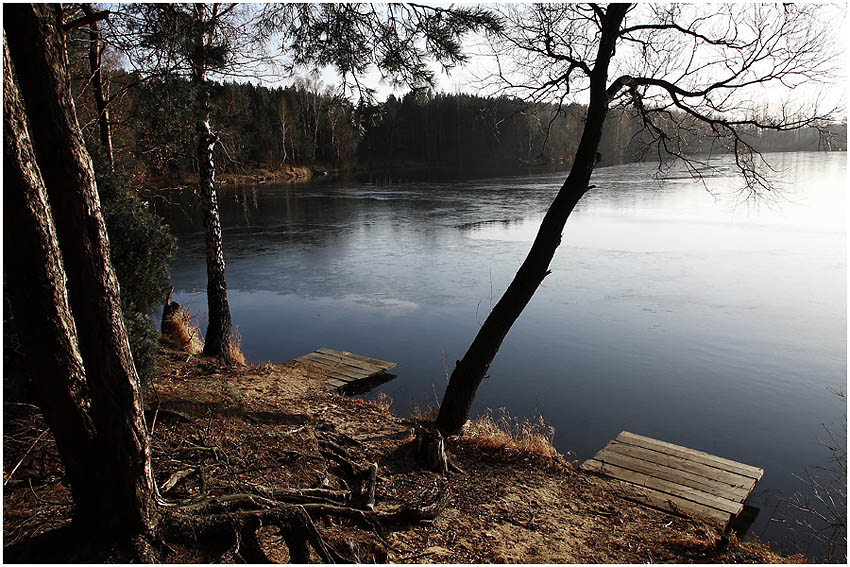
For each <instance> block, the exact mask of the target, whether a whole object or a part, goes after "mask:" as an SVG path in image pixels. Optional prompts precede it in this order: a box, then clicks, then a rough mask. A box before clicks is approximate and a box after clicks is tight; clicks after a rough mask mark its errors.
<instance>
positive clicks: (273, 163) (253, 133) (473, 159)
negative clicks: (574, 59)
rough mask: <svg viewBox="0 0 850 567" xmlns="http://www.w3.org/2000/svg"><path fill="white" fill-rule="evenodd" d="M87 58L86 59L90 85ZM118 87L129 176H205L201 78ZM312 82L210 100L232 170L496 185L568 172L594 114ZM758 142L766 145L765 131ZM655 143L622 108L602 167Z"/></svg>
mask: <svg viewBox="0 0 850 567" xmlns="http://www.w3.org/2000/svg"><path fill="white" fill-rule="evenodd" d="M85 64H86V63H85V61H83V60H82V59H81V60H79V61H78V65H79V66H80V68H81V71H80V74H79V77H87V75H86V74H85ZM106 81H107V84H108V85H109V86H108V89H109V90H111V91H112V92H123V91H124V89H126V91H125V92H123V94H122V95H121V97H120V98H119V99H117V100H116V101H115V102H114V103H113V104H112V105H111V107H110V108H111V124H112V137H113V144H114V148H115V153H116V159H117V160H119V161H122V162H124V167H128V168H130V169H133V170H135V171H136V172H137V173H138V174H139V175H144V176H146V177H150V178H152V179H156V180H157V181H158V182H160V183H166V184H167V183H171V182H179V180H180V179H181V176H183V175H186V174H189V173H191V172H197V163H196V161H195V156H194V139H193V136H192V108H193V100H194V97H195V95H194V94H193V88H192V85H191V83H190V81H187V80H183V79H180V78H176V77H171V78H156V79H149V80H146V81H144V82H141V83H140V84H137V86H135V87H131V88H128V85H133V84H136V83H138V78H137V77H134V76H133V75H132V74H127V73H125V72H122V71H113V72H111V73H107V74H106ZM337 90H338V89H335V88H333V87H330V86H323V85H322V84H321V83H320V82H319V81H318V80H317V79H316V78H315V77H309V76H308V77H301V78H299V79H297V80H296V81H294V84H293V85H292V86H289V87H285V88H283V87H277V88H269V87H265V86H260V85H255V84H252V83H250V82H247V83H236V82H225V83H212V84H211V87H210V102H211V107H212V112H211V113H212V117H213V122H214V123H215V124H216V128H217V129H218V131H219V136H220V138H221V145H220V147H219V149H218V150H217V153H218V154H219V155H218V159H217V162H218V163H219V164H220V165H219V169H220V171H221V172H223V173H225V172H234V173H248V174H250V173H252V172H256V171H258V170H265V171H275V170H276V169H279V168H281V167H282V166H283V165H284V164H291V165H301V166H308V171H310V170H311V169H312V168H316V169H317V170H319V171H324V172H327V171H333V172H334V173H336V174H337V175H340V176H346V175H361V176H367V177H368V175H369V174H374V175H376V176H379V175H382V174H390V176H392V175H393V173H396V174H399V173H400V174H403V175H405V176H408V177H409V176H410V174H411V173H413V174H415V173H416V171H417V170H418V171H425V170H428V171H429V172H430V174H431V175H436V174H442V175H443V176H459V177H473V176H487V175H498V174H503V173H509V172H515V171H523V170H527V169H528V168H532V167H537V168H545V169H548V170H564V169H567V168H569V166H570V165H571V161H572V156H573V155H574V154H575V150H576V147H577V145H578V140H579V137H580V133H581V127H582V122H583V120H584V115H585V113H586V108H585V107H584V106H582V105H580V104H571V105H564V106H562V107H558V106H557V105H555V104H542V103H536V104H531V103H529V102H527V101H524V100H522V99H519V98H516V97H509V96H499V97H484V96H477V95H473V94H447V93H443V92H439V91H435V89H433V88H422V89H417V90H412V91H409V92H408V93H407V94H404V95H403V96H401V97H396V96H395V95H392V94H391V95H389V96H388V98H387V99H386V100H385V101H383V102H372V103H364V102H359V103H358V102H352V101H351V100H349V99H347V98H345V97H342V96H340V95H339V94H335V93H336V91H337ZM82 95H83V96H82V97H80V98H81V103H82V104H80V107H79V112H80V114H81V123H82V124H87V125H89V127H88V128H86V129H84V132H85V133H86V134H87V136H88V137H89V138H90V139H92V140H95V139H96V136H97V121H96V115H97V111H96V106H95V104H94V102H93V100H92V97H91V91H90V89H84V90H83V91H82ZM826 128H827V131H828V132H829V133H830V134H831V135H830V136H827V137H825V136H824V135H823V134H824V131H823V130H822V131H818V129H816V128H808V129H802V130H793V131H787V132H770V131H768V132H762V133H760V134H759V135H758V137H757V140H756V141H754V143H753V145H754V147H757V148H758V149H759V151H763V152H772V151H818V150H827V149H834V150H840V149H843V148H846V140H847V128H846V124H842V123H837V124H831V125H828V126H827V127H826ZM752 136H753V137H754V138H755V137H756V134H755V133H753V134H752ZM651 142H652V140H651V137H650V135H649V133H648V132H647V130H646V129H645V128H644V126H643V124H642V123H641V119H640V116H639V115H638V114H637V113H636V112H635V111H634V110H631V109H612V112H611V116H610V118H609V119H608V120H607V121H606V123H605V128H604V132H603V136H602V141H601V142H600V147H599V153H600V154H601V162H600V164H601V165H602V166H605V165H617V164H621V163H629V162H633V161H641V160H655V161H657V160H663V159H669V158H671V156H670V155H666V154H665V153H661V154H659V153H658V152H657V151H654V148H653V146H652V143H651ZM682 144H683V150H684V152H685V153H686V154H699V153H708V152H714V153H721V154H722V153H727V152H728V151H730V148H729V147H726V146H724V145H722V144H717V143H716V141H715V140H713V139H712V138H711V137H710V136H708V135H705V134H704V133H703V135H701V134H700V133H699V132H689V133H688V134H686V135H685V136H684V137H683V140H682Z"/></svg>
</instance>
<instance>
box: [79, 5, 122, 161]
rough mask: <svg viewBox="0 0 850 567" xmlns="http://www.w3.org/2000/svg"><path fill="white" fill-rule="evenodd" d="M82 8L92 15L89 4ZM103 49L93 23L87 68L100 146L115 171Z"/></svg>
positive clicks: (97, 29)
mask: <svg viewBox="0 0 850 567" xmlns="http://www.w3.org/2000/svg"><path fill="white" fill-rule="evenodd" d="M82 8H83V12H84V13H85V14H86V16H93V15H94V10H93V9H92V6H91V4H83V5H82ZM103 47H104V46H103V41H101V38H100V28H99V27H98V23H97V22H96V21H94V22H92V23H91V24H89V67H90V68H91V85H92V94H93V95H94V106H95V110H96V111H97V125H98V133H99V134H100V144H101V145H102V146H103V148H104V150H105V151H106V156H107V158H108V159H109V166H110V168H112V169H115V158H114V157H113V153H112V132H111V130H110V128H109V106H108V105H107V103H106V99H107V98H109V83H107V82H105V81H104V79H103V58H102V55H103Z"/></svg>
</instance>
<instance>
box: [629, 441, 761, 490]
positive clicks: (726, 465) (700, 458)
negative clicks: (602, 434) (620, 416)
mask: <svg viewBox="0 0 850 567" xmlns="http://www.w3.org/2000/svg"><path fill="white" fill-rule="evenodd" d="M615 441H619V442H621V443H628V444H631V445H636V446H638V447H644V448H646V449H651V450H653V451H658V452H660V453H666V454H668V455H673V456H676V457H680V458H683V459H688V460H691V461H696V462H698V463H702V464H705V465H708V466H711V467H715V468H718V469H721V470H725V471H729V472H733V473H737V474H740V475H743V476H748V477H750V478H753V479H755V480H759V479H761V477H762V475H763V474H764V470H762V469H759V468H756V467H753V466H750V465H745V464H743V463H739V462H737V461H732V460H729V459H724V458H723V457H718V456H716V455H710V454H708V453H703V452H702V451H696V450H694V449H689V448H687V447H682V446H681V445H674V444H673V443H667V442H665V441H658V440H657V439H651V438H649V437H644V436H643V435H636V434H634V433H629V432H628V431H623V432H621V433H620V434H619V435H618V436H617V439H615Z"/></svg>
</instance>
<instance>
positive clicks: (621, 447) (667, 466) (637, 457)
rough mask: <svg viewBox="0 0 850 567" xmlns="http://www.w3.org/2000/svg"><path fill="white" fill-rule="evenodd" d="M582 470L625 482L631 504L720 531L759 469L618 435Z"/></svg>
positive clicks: (749, 489)
mask: <svg viewBox="0 0 850 567" xmlns="http://www.w3.org/2000/svg"><path fill="white" fill-rule="evenodd" d="M581 468H582V470H585V471H589V472H594V473H598V474H601V475H605V476H608V477H611V478H613V479H616V480H617V481H620V482H622V483H624V484H625V485H626V486H627V487H628V488H629V489H630V492H632V493H633V496H632V498H631V499H633V500H636V501H638V502H640V503H641V504H645V505H648V506H651V507H653V508H659V509H661V510H664V511H666V512H671V513H674V514H678V515H684V516H689V517H692V518H697V519H700V520H703V521H705V522H707V523H709V524H711V525H713V526H715V527H717V528H719V529H720V530H721V531H723V530H725V529H726V527H727V526H728V525H729V523H730V522H731V521H732V519H733V518H734V517H735V516H737V515H738V514H740V513H741V511H742V510H743V509H744V501H745V500H746V499H747V497H748V496H749V495H750V493H751V492H752V491H753V489H754V488H755V486H756V483H757V482H758V481H759V480H760V479H761V477H762V475H763V474H764V470H762V469H760V468H757V467H753V466H750V465H745V464H743V463H738V462H736V461H730V460H729V459H724V458H723V457H718V456H716V455H710V454H708V453H703V452H702V451H695V450H694V449H689V448H687V447H682V446H680V445H673V444H672V443H667V442H665V441H658V440H657V439H651V438H649V437H644V436H642V435H635V434H634V433H629V432H628V431H623V432H621V433H620V434H619V435H618V436H617V438H616V439H614V440H613V441H611V442H610V443H608V445H606V446H605V447H604V448H603V449H602V450H601V451H599V452H598V453H596V455H594V456H593V458H591V459H588V460H587V461H585V462H584V463H583V464H582V465H581Z"/></svg>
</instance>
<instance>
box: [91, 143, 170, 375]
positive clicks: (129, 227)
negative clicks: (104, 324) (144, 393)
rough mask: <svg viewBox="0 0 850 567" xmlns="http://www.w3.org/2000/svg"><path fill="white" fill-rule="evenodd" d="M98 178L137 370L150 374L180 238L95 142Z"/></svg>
mask: <svg viewBox="0 0 850 567" xmlns="http://www.w3.org/2000/svg"><path fill="white" fill-rule="evenodd" d="M89 153H90V154H91V156H92V160H93V162H94V171H95V179H96V180H97V190H98V194H99V196H100V203H101V208H102V209H103V216H104V221H105V222H106V231H107V234H108V235H109V244H110V250H111V255H112V265H113V267H114V268H115V274H116V277H117V278H118V283H119V285H120V287H121V308H122V310H123V312H124V324H125V326H126V327H127V334H128V336H129V340H130V349H131V350H132V352H133V361H134V362H135V364H136V370H137V371H138V373H139V377H140V378H141V379H142V381H143V382H147V380H148V379H150V377H151V374H152V372H153V364H154V357H155V355H156V352H157V350H158V348H159V343H158V334H157V332H156V327H154V324H153V321H152V320H151V317H150V315H151V313H152V312H153V310H154V309H155V308H156V307H157V306H159V305H161V304H162V303H163V302H164V301H165V297H166V293H167V291H168V288H169V279H170V272H169V268H168V262H169V261H170V260H171V258H173V257H174V253H175V252H176V250H177V242H176V240H175V238H174V236H173V235H172V234H171V231H170V229H169V228H168V226H167V225H165V224H163V221H162V219H161V218H160V217H159V216H158V215H157V214H156V213H155V212H154V211H153V210H152V209H151V208H150V207H149V206H148V205H147V203H145V202H144V201H143V200H142V199H141V198H139V197H138V195H136V194H135V193H134V192H133V191H132V190H131V188H130V183H129V178H128V177H127V176H126V175H125V174H123V173H122V172H121V171H120V169H118V170H116V171H114V172H113V171H112V170H111V168H110V167H109V162H108V160H107V159H106V156H105V155H104V153H103V151H102V150H101V148H100V146H99V145H96V144H91V145H90V146H89Z"/></svg>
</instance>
